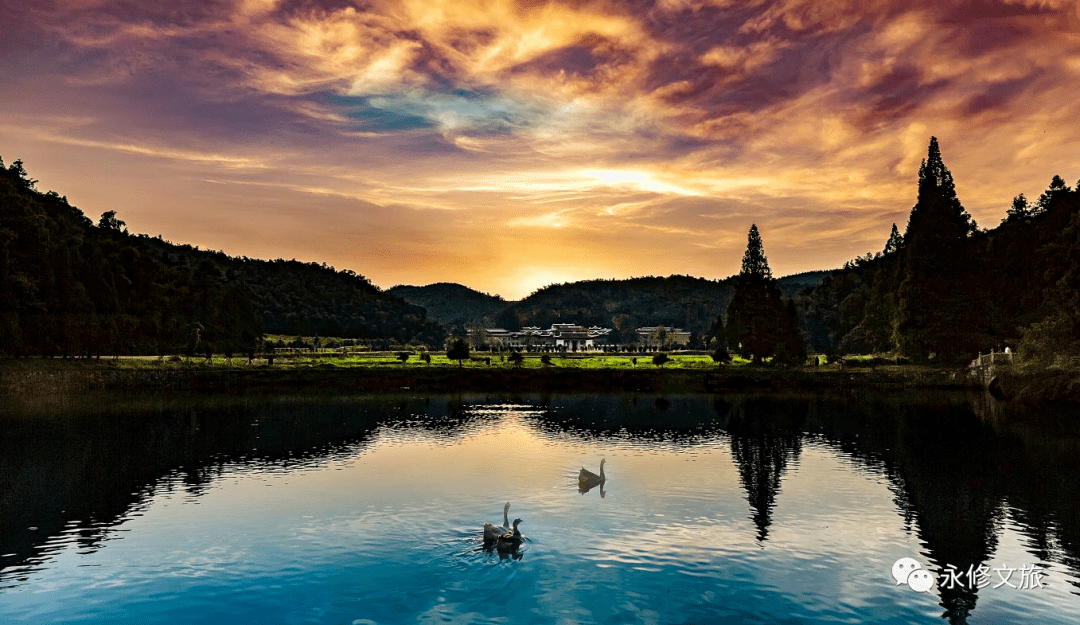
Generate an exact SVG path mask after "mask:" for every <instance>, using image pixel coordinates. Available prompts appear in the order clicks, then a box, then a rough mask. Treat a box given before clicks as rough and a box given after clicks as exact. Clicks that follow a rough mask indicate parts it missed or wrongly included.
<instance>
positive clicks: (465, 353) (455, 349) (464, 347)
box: [446, 339, 469, 367]
mask: <svg viewBox="0 0 1080 625" xmlns="http://www.w3.org/2000/svg"><path fill="white" fill-rule="evenodd" d="M446 357H447V359H449V360H456V361H458V366H459V367H462V366H464V365H463V364H462V361H463V360H465V359H466V358H468V357H469V345H468V344H467V343H466V342H465V341H463V340H461V339H456V340H455V341H454V342H453V344H451V345H450V349H448V350H447V351H446Z"/></svg>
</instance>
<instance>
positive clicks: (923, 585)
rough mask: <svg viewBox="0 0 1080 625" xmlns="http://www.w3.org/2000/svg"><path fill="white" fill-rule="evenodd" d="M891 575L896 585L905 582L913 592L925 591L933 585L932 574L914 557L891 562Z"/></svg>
mask: <svg viewBox="0 0 1080 625" xmlns="http://www.w3.org/2000/svg"><path fill="white" fill-rule="evenodd" d="M892 576H893V579H895V580H896V585H897V586H900V585H902V584H907V585H908V587H909V588H911V589H912V590H914V591H915V592H927V591H929V590H930V589H931V588H933V587H934V574H933V573H931V572H930V571H927V570H926V569H924V568H923V567H922V565H921V564H919V562H918V561H917V560H915V559H914V558H900V559H899V560H897V561H896V562H893V565H892Z"/></svg>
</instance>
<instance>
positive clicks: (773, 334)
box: [718, 225, 805, 364]
mask: <svg viewBox="0 0 1080 625" xmlns="http://www.w3.org/2000/svg"><path fill="white" fill-rule="evenodd" d="M719 323H720V321H719V320H718V324H719ZM723 327H724V333H725V336H726V338H727V342H728V345H730V346H733V347H735V349H736V351H738V353H739V354H741V355H742V356H743V357H747V358H753V361H754V363H756V364H760V363H761V362H762V361H763V360H764V359H765V358H768V357H769V356H772V355H773V354H774V353H776V351H777V348H778V347H781V346H783V347H782V348H781V351H782V352H783V353H784V354H787V355H788V356H789V357H790V358H792V359H801V358H802V356H804V355H805V348H804V347H803V344H802V339H801V338H800V336H799V331H798V326H797V324H796V318H795V314H794V307H792V306H788V305H786V304H785V303H784V301H783V297H782V295H781V294H780V288H779V287H778V286H777V284H776V280H775V279H773V277H772V271H770V270H769V263H768V260H767V259H766V258H765V249H764V245H763V244H762V241H761V235H760V234H759V233H758V229H757V226H756V225H752V226H750V233H749V235H748V236H747V244H746V253H745V254H744V255H743V262H742V271H741V272H740V273H739V275H738V276H736V278H735V293H734V297H732V299H731V303H730V304H728V308H727V321H726V323H724V324H723Z"/></svg>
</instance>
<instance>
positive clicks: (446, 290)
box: [387, 282, 510, 331]
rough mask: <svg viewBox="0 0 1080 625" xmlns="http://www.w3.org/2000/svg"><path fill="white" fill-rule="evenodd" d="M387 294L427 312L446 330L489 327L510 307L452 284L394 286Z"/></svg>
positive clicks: (497, 299) (494, 298) (495, 299)
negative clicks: (472, 325)
mask: <svg viewBox="0 0 1080 625" xmlns="http://www.w3.org/2000/svg"><path fill="white" fill-rule="evenodd" d="M387 293H390V294H391V295H394V296H396V297H400V298H401V299H403V300H405V301H406V302H409V303H410V304H415V305H417V306H420V307H422V308H424V309H425V310H427V313H428V316H430V317H431V318H432V319H434V320H436V321H438V322H439V323H441V324H442V325H443V327H444V328H446V330H447V331H455V330H461V329H462V328H465V326H467V325H468V324H470V323H483V324H485V325H487V326H488V327H490V326H491V325H492V324H493V323H494V319H495V317H496V316H497V315H498V314H499V313H501V312H502V311H503V310H505V309H506V307H507V306H509V305H510V304H509V303H508V302H506V300H504V299H502V298H501V297H498V296H495V295H488V294H487V293H481V292H480V291H474V290H473V289H470V288H469V287H467V286H463V285H460V284H455V283H452V282H438V283H436V284H429V285H427V286H406V285H400V286H395V287H393V288H390V289H388V290H387Z"/></svg>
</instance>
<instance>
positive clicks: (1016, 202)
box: [1001, 193, 1033, 223]
mask: <svg viewBox="0 0 1080 625" xmlns="http://www.w3.org/2000/svg"><path fill="white" fill-rule="evenodd" d="M1032 214H1033V213H1032V210H1031V207H1030V206H1028V201H1027V198H1026V197H1024V194H1023V193H1021V194H1020V195H1018V196H1016V197H1014V198H1013V201H1012V206H1010V207H1009V210H1008V211H1006V212H1005V219H1003V220H1001V221H1002V223H1011V222H1014V221H1019V220H1021V219H1028V218H1029V217H1031V216H1032Z"/></svg>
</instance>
